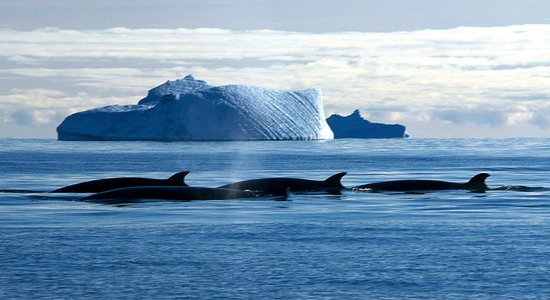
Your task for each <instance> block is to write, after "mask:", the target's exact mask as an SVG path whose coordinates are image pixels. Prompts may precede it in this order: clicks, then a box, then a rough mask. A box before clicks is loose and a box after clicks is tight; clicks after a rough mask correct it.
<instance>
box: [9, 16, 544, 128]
mask: <svg viewBox="0 0 550 300" xmlns="http://www.w3.org/2000/svg"><path fill="white" fill-rule="evenodd" d="M548 32H550V25H518V26H506V27H487V28H480V27H459V28H454V29H445V30H420V31H404V32H390V33H364V32H341V33H322V34H314V33H301V32H284V31H272V30H251V31H232V30H223V29H212V28H205V29H128V28H111V29H105V30H79V31H76V30H63V29H59V28H42V29H37V30H32V31H17V30H9V29H4V30H0V66H2V68H1V69H0V104H1V105H2V107H4V109H3V110H2V112H1V115H0V120H2V121H3V122H4V123H5V124H8V125H9V124H17V125H20V126H50V127H51V133H52V134H51V137H54V136H55V126H56V125H57V124H58V123H59V122H60V121H61V120H62V119H63V117H64V116H66V115H67V114H68V113H70V112H74V111H78V110H82V109H87V108H91V107H97V106H101V105H108V104H114V103H119V104H129V103H136V102H137V101H138V100H139V99H140V98H141V97H144V96H145V94H146V91H147V90H148V89H149V88H152V87H154V86H156V85H158V84H160V83H162V82H164V81H166V80H172V79H176V78H181V77H183V76H185V75H186V74H189V73H192V74H194V75H195V76H196V77H197V78H200V79H204V80H206V81H208V82H209V83H211V84H213V85H223V84H233V83H238V84H251V85H258V86H263V87H267V88H276V89H284V90H286V89H295V88H307V87H318V88H321V89H322V90H323V96H324V101H325V109H326V111H327V114H330V113H342V114H347V113H350V112H351V111H352V110H353V109H355V108H360V109H361V110H362V111H363V115H365V116H366V117H368V118H371V119H372V120H373V121H381V122H400V123H403V124H405V125H407V126H408V129H409V131H410V132H411V133H412V134H413V136H424V137H454V136H464V137H467V136H473V137H482V136H499V137H506V136H546V137H550V130H548V124H549V123H550V117H548V116H550V52H549V51H548V49H550V35H548V34H547V33H548ZM473 125H475V128H478V129H479V130H474V131H472V130H471V128H472V127H473Z"/></svg>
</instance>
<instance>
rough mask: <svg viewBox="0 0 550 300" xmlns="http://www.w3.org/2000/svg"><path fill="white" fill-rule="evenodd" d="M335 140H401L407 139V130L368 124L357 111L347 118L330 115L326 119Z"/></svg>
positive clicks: (402, 127) (397, 126) (379, 124)
mask: <svg viewBox="0 0 550 300" xmlns="http://www.w3.org/2000/svg"><path fill="white" fill-rule="evenodd" d="M327 123H328V124H329V126H330V128H331V129H332V132H334V138H335V139H343V138H359V139H367V138H403V137H408V136H409V135H408V134H407V131H406V130H407V129H406V128H405V126H403V125H399V124H391V125H389V124H381V123H372V122H369V121H367V120H365V119H363V117H361V113H360V112H359V110H358V109H356V110H355V111H354V112H353V113H351V114H350V115H349V116H346V117H343V116H340V115H336V114H334V115H332V116H330V117H329V118H328V119H327Z"/></svg>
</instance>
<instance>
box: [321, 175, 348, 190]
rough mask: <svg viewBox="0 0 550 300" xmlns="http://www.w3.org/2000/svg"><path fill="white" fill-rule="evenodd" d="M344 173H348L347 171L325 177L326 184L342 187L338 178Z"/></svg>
mask: <svg viewBox="0 0 550 300" xmlns="http://www.w3.org/2000/svg"><path fill="white" fill-rule="evenodd" d="M346 174H348V173H347V172H342V173H336V174H334V175H332V176H330V177H329V178H327V179H325V184H326V185H327V186H330V187H344V186H343V185H342V183H341V182H340V180H341V179H342V177H344V175H346Z"/></svg>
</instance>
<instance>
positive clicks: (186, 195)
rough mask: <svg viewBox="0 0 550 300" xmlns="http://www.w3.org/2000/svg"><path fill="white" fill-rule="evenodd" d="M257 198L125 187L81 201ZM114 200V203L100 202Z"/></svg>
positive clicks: (189, 189)
mask: <svg viewBox="0 0 550 300" xmlns="http://www.w3.org/2000/svg"><path fill="white" fill-rule="evenodd" d="M251 197H257V194H256V193H253V192H250V191H239V190H231V189H220V188H208V187H190V186H138V187H127V188H120V189H116V190H111V191H106V192H101V193H97V194H93V195H90V196H87V197H84V198H81V199H80V200H81V201H91V202H121V203H122V202H131V201H132V200H139V199H162V200H177V201H192V200H225V199H237V198H251ZM102 200H116V201H102Z"/></svg>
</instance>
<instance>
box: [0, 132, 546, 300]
mask: <svg viewBox="0 0 550 300" xmlns="http://www.w3.org/2000/svg"><path fill="white" fill-rule="evenodd" d="M181 170H189V171H190V172H191V173H190V174H189V175H188V176H187V178H186V181H187V183H188V184H189V185H192V186H208V187H215V186H219V185H222V184H226V183H230V182H233V181H237V180H244V179H252V178H261V177H277V176H291V177H300V178H307V179H316V180H322V179H325V178H326V177H328V176H330V175H332V174H334V173H337V172H341V171H346V172H348V175H346V176H345V177H344V178H343V181H342V182H343V184H344V185H345V186H346V187H353V186H357V185H360V184H365V183H370V182H376V181H384V180H394V179H439V180H447V181H455V182H465V181H467V180H468V179H469V178H470V177H472V176H473V175H475V174H477V173H480V172H487V173H490V174H491V177H489V178H488V179H487V184H488V185H489V186H490V187H493V188H498V187H501V189H500V190H494V191H488V192H486V193H471V192H468V191H440V192H433V193H425V194H405V193H365V192H364V193H358V192H353V191H351V190H346V191H344V192H343V193H342V194H341V195H327V194H316V195H313V194H308V195H296V194H293V195H291V196H290V197H289V199H288V200H289V201H275V200H273V199H269V198H266V199H261V198H259V199H253V200H247V199H237V200H223V201H221V200H220V201H194V202H169V201H155V202H139V203H132V204H128V205H118V206H117V205H105V204H96V203H85V202H79V201H74V199H76V198H78V197H79V196H82V195H78V194H76V195H75V194H68V195H61V196H60V195H59V194H58V195H52V194H48V193H47V191H51V190H53V189H55V188H58V187H62V186H65V185H69V184H73V183H77V182H81V181H87V180H92V179H99V178H105V177H119V176H139V177H154V178H166V177H169V176H170V175H171V174H173V173H175V172H178V171H181ZM0 270H1V271H0V298H1V299H17V298H33V299H39V298H41V299H43V298H49V299H59V298H62V299H75V298H77V299H100V298H117V299H143V298H147V299H151V298H152V299H159V298H160V299H166V298H178V299H185V298H189V299H216V298H218V299H222V298H223V299H226V298H227V299H265V298H272V299H289V298H290V299H365V298H399V299H402V298H460V299H462V298H476V299H484V298H486V299H499V298H500V299H502V298H518V299H529V298H537V299H539V298H548V297H550V140H549V139H505V140H493V139H487V140H484V139H482V140H468V139H457V140H427V139H395V140H353V139H349V140H335V141H327V142H303V141H302V142H200V143H156V142H59V141H55V140H30V139H25V140H13V139H0Z"/></svg>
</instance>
